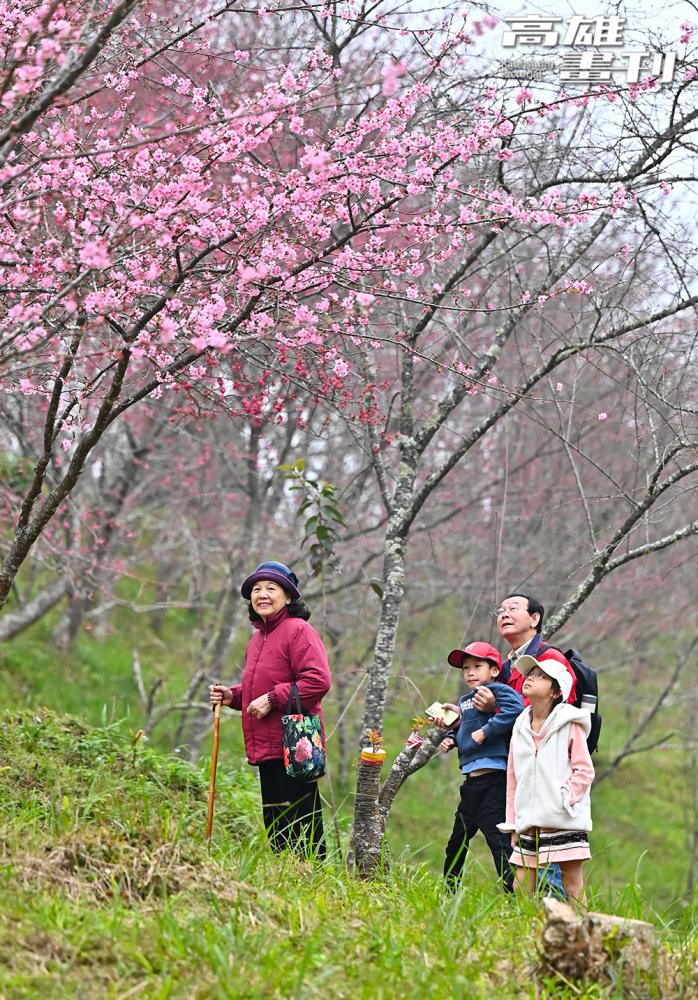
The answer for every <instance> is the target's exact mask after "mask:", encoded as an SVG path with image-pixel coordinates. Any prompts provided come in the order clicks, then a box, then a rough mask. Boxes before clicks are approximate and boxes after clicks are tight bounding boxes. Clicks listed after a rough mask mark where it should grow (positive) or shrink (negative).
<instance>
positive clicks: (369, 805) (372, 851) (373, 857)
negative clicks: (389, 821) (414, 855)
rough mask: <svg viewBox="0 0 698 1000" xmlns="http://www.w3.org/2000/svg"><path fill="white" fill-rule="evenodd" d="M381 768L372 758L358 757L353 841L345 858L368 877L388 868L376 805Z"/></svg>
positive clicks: (382, 829)
mask: <svg viewBox="0 0 698 1000" xmlns="http://www.w3.org/2000/svg"><path fill="white" fill-rule="evenodd" d="M380 784H381V768H380V764H379V763H376V762H366V761H364V760H361V759H360V760H359V773H358V778H357V782H356V802H355V804H354V831H353V838H352V840H353V843H352V849H351V850H350V857H349V859H348V861H349V863H350V864H353V867H354V868H355V870H356V872H357V873H358V874H359V875H360V876H362V877H363V878H371V877H373V876H375V875H377V874H378V872H379V871H383V872H386V871H387V870H388V857H387V852H386V849H385V844H384V841H383V833H384V831H385V824H384V823H383V817H382V815H381V811H380V807H379V805H378V795H379V793H380Z"/></svg>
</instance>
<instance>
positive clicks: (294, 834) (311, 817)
mask: <svg viewBox="0 0 698 1000" xmlns="http://www.w3.org/2000/svg"><path fill="white" fill-rule="evenodd" d="M259 780H260V783H261V786H262V814H263V816H264V827H265V829H266V831H267V836H268V837H269V843H270V844H271V849H272V851H275V852H276V853H277V854H278V853H279V852H280V851H283V850H284V849H285V848H289V849H290V850H292V851H296V852H298V853H299V854H304V855H306V856H308V855H311V856H313V857H316V858H324V857H325V853H326V851H325V832H324V829H323V825H322V802H321V801H320V792H319V790H318V786H317V781H299V780H298V778H289V776H288V775H287V774H286V769H285V768H284V762H283V760H265V761H263V762H262V763H261V764H260V765H259Z"/></svg>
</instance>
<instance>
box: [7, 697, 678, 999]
mask: <svg viewBox="0 0 698 1000" xmlns="http://www.w3.org/2000/svg"><path fill="white" fill-rule="evenodd" d="M1 721H2V725H1V727H0V850H1V852H2V861H3V867H2V873H1V874H0V996H2V997H7V998H8V1000H9V998H11V1000H15V998H17V1000H19V998H39V997H49V998H51V997H56V998H59V997H60V998H83V997H85V998H90V1000H92V998H102V997H105V998H106V997H109V998H124V1000H126V998H127V997H147V998H161V997H162V998H170V997H172V998H174V997H177V998H179V997H181V998H196V1000H207V998H212V1000H213V998H215V1000H218V998H220V1000H224V998H230V997H235V998H250V1000H252V998H254V1000H257V998H260V997H265V998H266V997H269V998H284V1000H287V998H296V997H297V998H301V997H302V998H320V997H323V998H324V997H326V996H328V995H331V996H334V997H339V998H342V997H347V998H349V997H351V998H352V1000H357V998H358V1000H362V998H366V1000H374V998H378V1000H382V998H386V1000H387V998H391V1000H392V998H394V997H400V996H404V997H407V998H411V997H417V996H420V995H437V994H441V993H442V992H447V993H449V994H451V993H454V992H455V993H456V994H457V995H461V996H464V997H468V998H483V1000H484V998H487V1000H490V998H492V997H495V996H496V997H498V998H501V1000H508V998H514V997H531V998H534V997H561V998H562V997H588V998H591V997H609V998H610V997H613V996H620V995H622V994H620V993H618V992H617V989H616V987H614V986H613V984H612V983H611V984H608V985H607V986H605V987H603V988H601V987H599V986H598V985H595V984H587V985H585V984H583V983H573V984H565V983H564V982H561V981H560V980H553V979H551V978H550V977H547V978H546V976H545V975H543V974H542V973H541V972H540V969H539V967H538V957H539V956H538V953H539V943H538V942H539V936H540V926H541V921H542V916H541V911H540V906H539V904H538V902H537V901H534V900H530V899H527V898H510V897H505V896H504V894H503V893H502V892H501V891H500V890H499V889H498V888H497V886H496V885H495V883H494V880H493V876H492V873H491V872H490V863H489V862H488V863H487V864H485V865H483V864H481V863H480V861H479V860H478V859H477V858H476V857H473V859H472V861H469V863H468V867H467V872H466V879H465V881H464V884H463V885H462V887H461V889H460V890H459V891H458V892H457V893H456V894H455V895H451V894H450V893H447V892H445V891H444V887H443V884H442V882H441V879H440V878H438V877H436V876H435V875H434V873H433V872H432V871H431V870H430V869H429V868H428V866H426V865H424V864H419V863H417V862H416V861H415V859H414V857H413V856H411V855H402V856H399V857H396V858H395V859H394V861H393V866H392V869H391V870H390V872H388V873H387V874H385V876H384V877H383V878H382V879H380V880H378V881H376V882H370V883H366V882H361V881H358V880H357V879H355V878H354V877H353V876H351V875H350V874H348V873H347V871H346V869H345V867H344V865H343V862H342V848H343V847H344V846H345V845H344V844H341V843H340V844H334V845H332V850H331V851H330V857H329V859H328V861H327V862H326V863H325V864H316V863H312V862H303V861H301V860H299V859H298V858H296V857H294V856H292V855H288V856H285V855H284V856H281V857H275V856H273V855H272V854H271V853H270V851H269V848H268V846H267V843H266V838H265V836H264V833H263V831H262V830H261V828H260V813H261V810H260V809H259V799H258V789H257V784H256V780H255V778H254V773H253V772H252V771H251V769H249V768H247V769H241V770H231V769H226V768H225V767H223V768H221V770H220V773H219V778H218V794H217V802H216V813H215V819H214V841H213V845H212V848H211V850H210V851H209V850H207V848H206V846H205V844H204V843H203V829H204V824H205V813H206V799H207V764H208V762H206V761H204V762H202V765H201V767H193V766H191V765H189V764H187V763H186V762H184V761H182V760H180V759H178V757H177V756H176V755H175V754H162V753H158V752H156V751H155V750H153V749H152V748H150V747H148V746H145V745H143V741H142V739H140V738H137V734H136V732H135V731H134V729H133V727H131V726H130V725H129V724H128V723H114V724H110V725H107V726H104V727H91V726H88V725H86V724H85V723H83V722H81V721H79V720H77V719H74V718H69V717H59V716H56V715H53V714H52V713H50V712H47V711H37V710H33V711H32V712H21V713H18V712H13V713H7V714H6V715H5V717H4V718H3V719H2V720H1ZM327 825H328V826H329V825H330V824H327ZM341 836H342V839H343V838H344V836H345V834H344V831H342V832H341ZM608 902H609V903H610V904H611V905H612V906H613V908H614V909H615V911H616V912H620V913H625V914H627V915H629V916H647V913H646V912H645V910H644V909H643V901H642V897H641V895H640V894H639V893H637V892H633V891H632V890H631V889H627V890H626V892H625V894H624V895H623V894H616V895H615V896H614V898H612V899H611V898H609V900H608ZM695 915H696V908H695V906H693V905H692V906H690V907H687V908H686V909H685V910H684V911H683V913H682V914H681V915H680V916H677V915H670V916H667V917H666V919H665V920H663V921H662V919H661V915H659V917H658V916H657V915H656V914H653V916H654V918H655V921H656V922H657V923H658V926H659V933H660V935H661V938H662V941H663V942H664V944H665V945H666V946H667V947H670V948H671V949H672V961H673V963H674V964H675V966H676V968H677V974H678V976H679V982H680V987H681V989H682V990H684V992H683V994H677V996H678V995H685V996H690V995H691V993H690V991H691V990H695V989H696V988H698V985H697V983H696V979H695V961H696V935H695ZM647 988H648V991H649V992H647V994H646V995H647V996H653V995H657V996H658V995H659V994H658V993H657V992H656V991H657V989H659V986H658V985H657V984H656V983H655V984H652V983H650V984H648V987H647ZM653 990H654V992H652V991H653ZM694 995H695V994H694Z"/></svg>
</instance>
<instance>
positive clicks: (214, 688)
mask: <svg viewBox="0 0 698 1000" xmlns="http://www.w3.org/2000/svg"><path fill="white" fill-rule="evenodd" d="M208 698H209V701H210V702H211V704H212V705H213V706H214V707H215V706H216V705H231V704H232V701H233V692H232V691H231V689H230V688H229V687H226V686H225V684H209V687H208Z"/></svg>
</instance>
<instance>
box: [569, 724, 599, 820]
mask: <svg viewBox="0 0 698 1000" xmlns="http://www.w3.org/2000/svg"><path fill="white" fill-rule="evenodd" d="M569 754H570V767H571V768H572V773H571V774H570V776H569V778H568V779H567V781H566V782H565V787H566V788H567V789H568V791H569V793H570V805H571V806H573V805H576V803H577V802H579V800H580V799H581V798H582V796H583V795H584V793H585V792H586V790H587V788H590V787H591V783H592V781H593V780H594V765H593V764H592V762H591V757H590V756H589V749H588V747H587V739H586V736H585V735H584V730H583V729H582V727H581V726H580V725H579V724H578V723H576V722H573V723H571V725H570V742H569Z"/></svg>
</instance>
